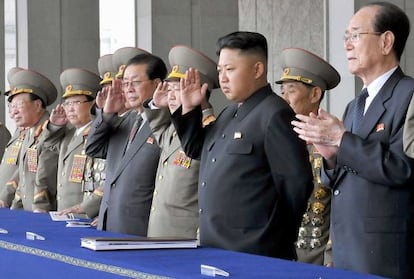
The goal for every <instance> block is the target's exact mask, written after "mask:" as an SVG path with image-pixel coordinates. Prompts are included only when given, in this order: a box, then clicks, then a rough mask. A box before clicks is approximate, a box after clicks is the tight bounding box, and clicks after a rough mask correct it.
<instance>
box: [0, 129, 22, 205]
mask: <svg viewBox="0 0 414 279" xmlns="http://www.w3.org/2000/svg"><path fill="white" fill-rule="evenodd" d="M26 132H27V130H25V129H16V131H15V132H14V134H13V137H12V138H11V139H10V141H9V142H8V143H7V144H6V149H5V152H4V156H3V158H2V160H1V164H0V200H2V201H3V202H5V203H6V204H7V205H8V206H10V205H11V203H12V201H13V199H14V194H15V192H16V188H17V185H18V183H19V158H20V157H19V154H20V149H21V147H22V143H23V140H24V137H25V135H26Z"/></svg>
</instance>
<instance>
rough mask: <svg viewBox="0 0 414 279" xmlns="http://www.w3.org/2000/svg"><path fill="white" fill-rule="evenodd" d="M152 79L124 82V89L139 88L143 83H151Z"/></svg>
mask: <svg viewBox="0 0 414 279" xmlns="http://www.w3.org/2000/svg"><path fill="white" fill-rule="evenodd" d="M149 80H150V79H147V80H132V81H123V82H122V89H128V88H129V87H130V86H131V87H133V88H138V87H139V86H140V85H141V83H143V82H146V81H149Z"/></svg>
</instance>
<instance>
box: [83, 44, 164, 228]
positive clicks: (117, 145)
mask: <svg viewBox="0 0 414 279" xmlns="http://www.w3.org/2000/svg"><path fill="white" fill-rule="evenodd" d="M166 74H167V68H166V66H165V64H164V62H163V61H162V60H161V59H160V58H159V57H157V56H154V55H152V54H149V53H147V52H146V51H142V54H138V55H136V56H134V57H133V58H131V59H130V60H129V61H128V63H127V65H126V66H125V69H124V73H123V78H122V80H121V79H115V80H113V83H112V86H111V87H105V88H103V89H102V91H103V93H104V94H106V95H107V97H106V101H105V105H104V107H103V108H102V109H98V110H97V115H96V118H95V119H94V121H93V123H92V128H91V131H90V133H89V136H88V140H87V144H86V153H87V154H88V155H89V156H92V157H98V158H104V159H106V160H107V161H106V162H107V166H106V181H105V187H104V196H103V199H102V202H101V206H100V210H99V217H98V229H103V230H108V231H112V232H120V233H127V234H135V235H143V236H145V235H146V234H147V227H148V218H149V213H150V208H151V201H152V194H153V191H154V183H155V173H156V171H157V165H158V160H159V156H160V147H159V146H158V142H159V137H160V133H162V131H163V130H164V129H165V128H166V126H167V125H168V123H169V122H170V120H169V113H168V112H167V113H165V114H157V116H156V119H155V120H154V119H153V115H151V113H148V114H143V113H142V112H143V102H144V101H145V100H147V99H149V98H152V95H153V94H154V91H155V89H156V87H157V85H158V84H159V83H160V82H162V80H163V79H164V78H165V76H166ZM125 102H127V103H128V106H129V107H130V108H133V109H132V110H131V111H130V112H129V113H128V114H127V115H126V116H123V117H119V116H118V113H119V112H120V110H122V109H123V108H124V107H125V106H124V103H125ZM149 123H151V125H153V126H151V127H150V124H149Z"/></svg>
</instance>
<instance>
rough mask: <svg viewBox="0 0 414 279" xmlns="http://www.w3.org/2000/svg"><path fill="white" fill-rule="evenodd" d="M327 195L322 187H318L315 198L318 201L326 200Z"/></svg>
mask: <svg viewBox="0 0 414 279" xmlns="http://www.w3.org/2000/svg"><path fill="white" fill-rule="evenodd" d="M327 194H328V193H327V192H326V190H325V189H324V188H322V187H318V189H317V190H316V191H315V193H314V195H315V198H316V199H318V200H321V199H323V198H325V197H326V195H327Z"/></svg>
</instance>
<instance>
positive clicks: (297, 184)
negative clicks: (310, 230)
mask: <svg viewBox="0 0 414 279" xmlns="http://www.w3.org/2000/svg"><path fill="white" fill-rule="evenodd" d="M293 118H294V116H293V112H292V111H289V110H287V109H284V110H280V111H279V112H277V113H275V114H274V115H273V117H271V118H270V119H269V122H268V128H267V134H266V135H265V152H266V155H267V159H268V161H269V165H270V168H271V173H272V176H273V180H274V181H275V185H276V187H277V191H278V193H279V194H280V201H281V202H282V203H284V205H285V207H286V209H287V212H288V213H289V214H288V215H289V217H286V218H287V222H295V225H296V227H298V226H299V225H300V222H301V220H302V216H303V213H304V212H305V209H306V206H307V201H308V199H309V196H310V194H311V193H312V190H313V176H312V169H311V165H310V163H309V153H308V151H307V148H306V145H305V142H303V141H302V140H300V139H299V137H298V136H297V135H296V133H295V132H294V131H293V127H292V125H291V124H290V122H291V120H293ZM293 227H294V226H293ZM288 237H291V238H293V241H295V240H296V237H297V232H291V234H290V235H289V236H288Z"/></svg>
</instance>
